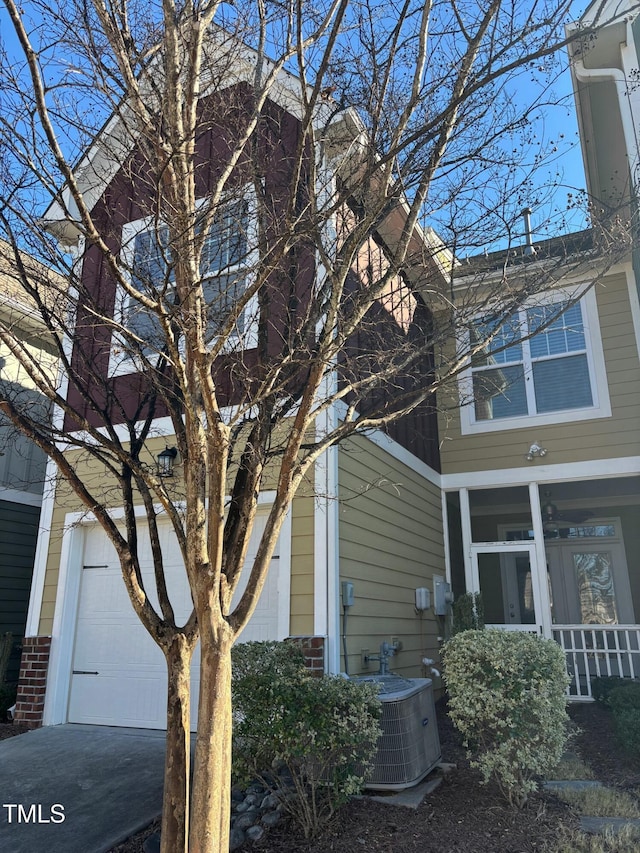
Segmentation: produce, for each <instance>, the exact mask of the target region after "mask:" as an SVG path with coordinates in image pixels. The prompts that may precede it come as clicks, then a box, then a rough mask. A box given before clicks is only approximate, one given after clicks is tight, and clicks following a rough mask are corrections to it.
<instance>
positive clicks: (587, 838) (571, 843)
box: [548, 827, 640, 853]
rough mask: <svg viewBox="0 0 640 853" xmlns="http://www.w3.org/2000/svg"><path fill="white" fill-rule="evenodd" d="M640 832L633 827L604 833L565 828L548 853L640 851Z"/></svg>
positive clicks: (627, 852)
mask: <svg viewBox="0 0 640 853" xmlns="http://www.w3.org/2000/svg"><path fill="white" fill-rule="evenodd" d="M639 849H640V833H639V832H638V830H637V829H634V828H633V827H623V828H622V829H621V830H620V831H619V832H613V831H611V830H607V831H606V832H605V833H603V834H602V835H588V834H587V833H585V832H570V831H568V830H565V831H564V833H563V834H562V835H561V836H560V838H558V840H557V842H555V843H554V844H553V847H551V848H548V853H638V850H639Z"/></svg>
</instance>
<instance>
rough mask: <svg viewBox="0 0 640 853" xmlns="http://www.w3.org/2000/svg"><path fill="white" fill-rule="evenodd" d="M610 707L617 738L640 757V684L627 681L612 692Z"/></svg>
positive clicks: (622, 744)
mask: <svg viewBox="0 0 640 853" xmlns="http://www.w3.org/2000/svg"><path fill="white" fill-rule="evenodd" d="M608 705H609V707H610V708H611V711H612V713H613V723H614V729H615V733H616V738H617V740H618V742H619V743H620V745H621V746H622V747H623V748H624V749H625V750H627V751H628V752H630V753H632V754H634V755H640V682H637V681H631V680H630V679H629V680H627V683H626V684H625V685H624V686H619V687H616V688H615V689H614V690H611V692H610V693H609V697H608Z"/></svg>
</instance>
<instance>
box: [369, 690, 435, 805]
mask: <svg viewBox="0 0 640 853" xmlns="http://www.w3.org/2000/svg"><path fill="white" fill-rule="evenodd" d="M357 680H358V681H369V682H373V683H375V684H377V685H378V687H379V692H378V696H379V698H380V701H381V702H382V718H381V720H380V726H381V728H382V734H381V735H380V738H379V740H378V751H377V752H376V755H375V757H374V767H373V772H372V773H371V775H370V776H369V778H368V780H367V782H366V783H365V787H366V788H368V789H371V790H374V791H401V790H403V789H404V788H410V787H411V786H412V785H417V784H418V782H420V781H422V779H424V777H425V776H426V775H427V773H429V771H430V770H432V769H433V768H434V767H435V765H436V764H437V763H438V762H439V761H440V757H441V751H440V738H439V737H438V725H437V721H436V709H435V705H434V701H433V685H432V682H431V679H430V678H402V677H401V676H398V675H392V674H389V675H382V674H380V675H366V676H363V677H361V678H358V679H357Z"/></svg>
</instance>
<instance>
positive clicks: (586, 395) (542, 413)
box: [462, 291, 610, 432]
mask: <svg viewBox="0 0 640 853" xmlns="http://www.w3.org/2000/svg"><path fill="white" fill-rule="evenodd" d="M559 296H560V297H561V298H558V297H559ZM564 296H568V295H567V294H555V298H553V301H548V302H545V303H543V304H536V305H524V306H523V307H522V308H521V309H519V310H518V311H516V312H515V313H514V314H512V315H511V316H510V317H508V318H507V319H506V320H502V322H500V321H499V320H496V319H495V318H492V317H486V316H485V317H480V318H478V320H476V321H475V322H474V323H473V324H472V326H471V329H470V331H469V339H468V340H469V343H470V346H471V348H472V349H473V348H476V347H479V349H478V351H477V352H476V353H475V354H474V355H472V356H471V359H470V366H469V369H468V370H467V373H466V376H465V377H464V379H463V397H465V396H466V398H467V401H468V400H469V398H470V402H469V403H468V405H463V407H462V412H463V417H462V426H463V432H470V431H484V430H487V429H508V428H513V427H516V426H526V425H529V424H531V423H532V421H533V422H537V423H555V422H559V421H562V420H567V419H569V418H572V417H575V416H577V413H578V412H580V413H581V414H580V417H585V416H586V417H604V416H607V415H608V414H610V410H608V408H607V407H608V400H607V401H606V404H601V403H600V402H599V401H600V398H601V397H602V398H603V399H604V398H605V397H606V387H605V386H606V382H602V379H603V372H604V362H603V356H602V344H601V342H600V338H599V333H598V327H597V319H596V320H595V321H594V319H593V317H594V315H595V316H597V315H596V308H595V297H594V295H593V293H592V292H591V291H590V292H589V293H588V294H587V295H585V296H584V297H583V298H582V299H581V300H580V301H579V302H576V303H574V304H571V303H570V302H569V299H568V298H562V297H564ZM484 341H487V343H486V344H485V343H483V342H484ZM596 354H597V357H596ZM599 375H600V379H599V378H598V377H599ZM600 386H603V391H602V393H601V394H599V393H598V392H599V390H600ZM465 410H466V411H465ZM572 413H573V414H572ZM525 419H526V421H525Z"/></svg>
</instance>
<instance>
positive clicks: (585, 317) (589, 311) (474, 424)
mask: <svg viewBox="0 0 640 853" xmlns="http://www.w3.org/2000/svg"><path fill="white" fill-rule="evenodd" d="M577 289H578V291H579V290H580V287H578V288H577ZM576 296H577V294H576V292H575V290H574V291H570V290H567V288H566V287H565V288H561V289H558V290H552V291H549V292H547V293H545V294H544V296H541V295H538V297H536V299H535V300H528V301H527V302H524V303H523V304H522V305H521V306H520V307H519V308H518V309H517V310H518V311H520V312H523V311H526V310H527V308H531V307H535V306H538V305H546V304H553V303H555V302H562V301H566V300H570V299H575V298H576ZM578 304H579V305H580V307H581V311H582V322H583V328H584V337H585V353H584V355H585V356H586V359H587V366H588V370H589V379H590V382H591V394H592V399H593V405H592V406H588V407H585V408H581V409H567V410H559V411H556V412H545V413H541V414H527V415H518V416H517V417H510V418H498V419H495V420H490V419H489V420H476V419H475V413H474V409H473V375H474V371H473V370H472V368H471V365H470V364H469V365H468V366H467V367H466V368H465V370H464V371H463V372H462V373H461V374H460V377H459V387H460V431H461V433H462V435H475V434H479V433H486V432H502V431H504V430H511V429H526V428H531V429H533V428H535V427H539V426H546V425H548V424H561V423H573V422H575V421H584V420H592V419H594V418H609V417H611V402H610V400H609V388H608V383H607V374H606V368H605V362H604V350H603V346H602V335H601V333H600V324H599V322H598V308H597V302H596V294H595V288H594V287H590V288H589V289H588V290H587V291H586V293H584V295H582V296H581V297H580V301H579V303H578ZM467 337H468V333H467V332H465V333H464V339H461V340H459V342H458V347H459V348H461V349H460V351H464V350H465V349H467V348H468V339H467ZM526 343H527V342H526V341H525V342H523V343H522V344H521V346H523V347H524V346H525V345H526ZM576 354H577V355H580V354H582V353H576ZM567 355H571V353H568V354H567ZM559 357H560V356H559ZM534 361H535V362H538V361H539V359H535V360H534V359H529V361H527V362H522V364H523V367H524V369H525V377H527V376H529V373H528V371H529V370H530V369H531V367H532V365H533V363H534ZM520 363H521V362H514V364H516V365H517V364H520ZM496 366H497V367H500V366H501V365H496ZM504 366H505V367H508V366H509V365H508V364H505V365H504ZM525 390H527V399H528V407H529V409H530V411H531V407H532V395H533V390H532V384H531V382H525ZM530 398H531V399H530Z"/></svg>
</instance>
